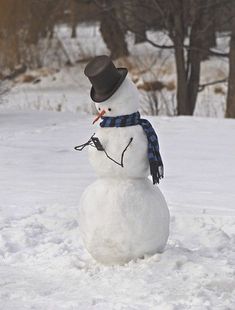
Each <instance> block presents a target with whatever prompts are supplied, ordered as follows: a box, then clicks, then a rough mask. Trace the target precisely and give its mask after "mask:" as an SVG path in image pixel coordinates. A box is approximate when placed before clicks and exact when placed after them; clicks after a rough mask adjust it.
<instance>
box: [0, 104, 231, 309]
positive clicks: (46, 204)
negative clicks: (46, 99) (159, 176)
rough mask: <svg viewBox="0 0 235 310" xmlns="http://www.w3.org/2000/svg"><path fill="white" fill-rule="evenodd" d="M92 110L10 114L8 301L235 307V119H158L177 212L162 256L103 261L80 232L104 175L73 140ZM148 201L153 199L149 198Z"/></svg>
mask: <svg viewBox="0 0 235 310" xmlns="http://www.w3.org/2000/svg"><path fill="white" fill-rule="evenodd" d="M92 119H93V118H92V117H89V116H84V115H83V114H81V113H77V114H72V113H69V112H64V113H56V112H45V111H44V112H42V111H41V112H39V111H38V112H35V111H30V112H26V111H15V112H14V111H9V110H3V109H2V111H1V114H0V141H1V144H0V171H1V173H0V308H1V309H2V310H11V309H24V310H25V309H26V310H27V309H49V310H54V309H79V310H80V309H86V310H87V309H128V310H129V309H131V310H132V309H133V310H136V309H138V310H139V309H141V310H142V309H157V310H158V309H159V310H162V309H164V310H165V309H166V310H168V309H169V310H173V309H174V310H176V309H200V310H201V309H213V310H214V309H219V310H220V309H231V310H232V309H234V304H235V294H234V289H235V268H234V264H235V263H234V262H235V254H234V253H235V207H234V201H235V192H234V178H235V165H234V155H235V143H234V136H235V121H234V120H224V119H209V118H207V119H205V118H197V117H193V118H190V117H175V118H168V117H150V118H149V120H150V121H151V123H152V124H154V125H155V127H156V129H157V132H158V134H159V137H160V145H161V153H162V157H163V160H164V164H165V172H166V177H165V179H163V180H162V182H161V185H160V189H161V191H162V192H163V194H164V196H165V198H166V200H167V202H168V205H169V209H170V213H171V227H170V237H169V241H168V244H167V247H166V250H165V252H164V253H162V254H156V255H154V256H152V257H146V258H145V259H139V260H135V261H131V262H130V263H128V264H126V265H124V266H113V267H106V266H102V265H100V264H98V263H96V262H95V261H93V260H92V258H91V257H90V256H89V254H88V253H87V252H86V251H85V249H84V247H83V244H82V242H81V239H80V233H79V227H78V221H77V216H78V207H79V205H78V204H79V199H80V196H81V194H82V192H83V191H84V189H85V188H86V187H87V186H88V184H90V183H92V182H93V181H94V180H95V179H96V176H95V174H94V172H93V170H92V168H91V166H90V165H89V163H88V158H87V157H88V156H87V154H86V152H82V153H78V152H76V151H74V150H73V147H74V146H75V145H78V144H80V143H82V142H84V141H86V140H87V139H88V138H89V137H90V136H91V134H92V133H93V132H95V129H94V128H92V125H91V123H92ZM146 207H147V206H146Z"/></svg>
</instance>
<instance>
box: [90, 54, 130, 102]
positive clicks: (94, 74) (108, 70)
mask: <svg viewBox="0 0 235 310" xmlns="http://www.w3.org/2000/svg"><path fill="white" fill-rule="evenodd" d="M84 73H85V75H86V76H87V77H88V79H89V80H90V82H91V84H92V88H91V92H90V96H91V99H92V100H93V101H95V102H102V101H105V100H107V99H108V98H110V97H111V96H112V95H113V94H114V93H115V91H116V90H117V89H118V88H119V86H120V85H121V84H122V82H123V81H124V79H125V77H126V75H127V73H128V70H127V68H116V67H115V66H114V64H113V62H112V60H111V59H110V58H109V57H108V56H105V55H102V56H97V57H95V58H94V59H92V60H91V61H90V62H89V63H88V64H87V66H86V68H85V70H84Z"/></svg>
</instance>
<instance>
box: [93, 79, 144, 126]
mask: <svg viewBox="0 0 235 310" xmlns="http://www.w3.org/2000/svg"><path fill="white" fill-rule="evenodd" d="M94 103H95V107H96V109H97V111H98V113H99V114H102V115H101V116H111V117H115V116H121V115H127V114H132V113H135V112H137V111H138V108H139V92H138V89H137V87H136V86H135V84H134V83H133V82H132V80H131V79H130V78H129V77H128V76H127V77H126V78H125V80H124V81H123V82H122V84H121V85H120V87H119V88H118V89H117V91H116V92H115V93H114V94H113V95H112V96H111V97H110V98H108V99H107V100H105V101H102V102H94ZM97 120H98V119H97Z"/></svg>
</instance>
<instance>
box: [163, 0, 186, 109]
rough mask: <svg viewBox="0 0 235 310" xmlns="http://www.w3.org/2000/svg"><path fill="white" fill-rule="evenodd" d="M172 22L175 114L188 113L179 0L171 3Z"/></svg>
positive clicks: (181, 15) (182, 20)
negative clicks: (175, 79) (175, 88)
mask: <svg viewBox="0 0 235 310" xmlns="http://www.w3.org/2000/svg"><path fill="white" fill-rule="evenodd" d="M171 5H173V6H172V7H171V11H172V17H173V18H172V24H169V25H168V27H169V29H170V37H171V39H172V41H173V43H174V49H175V64H176V72H177V95H176V97H177V114H178V115H190V113H189V110H188V104H187V98H188V94H187V77H186V71H185V67H186V66H185V55H184V47H183V44H184V38H185V29H184V18H183V4H182V2H181V1H180V0H176V1H174V2H172V3H171Z"/></svg>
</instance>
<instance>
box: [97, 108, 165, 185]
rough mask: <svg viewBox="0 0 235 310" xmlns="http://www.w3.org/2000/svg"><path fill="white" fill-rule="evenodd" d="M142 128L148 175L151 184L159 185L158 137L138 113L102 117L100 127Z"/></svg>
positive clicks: (161, 173) (160, 176)
mask: <svg viewBox="0 0 235 310" xmlns="http://www.w3.org/2000/svg"><path fill="white" fill-rule="evenodd" d="M136 125H140V126H142V128H143V130H144V132H145V134H146V137H147V139H148V160H149V165H150V173H151V175H152V178H153V184H155V183H159V180H160V179H161V178H163V163H162V159H161V155H160V152H159V144H158V137H157V134H156V132H155V131H154V129H153V127H152V125H151V124H150V122H149V121H148V120H146V119H142V118H140V113H139V112H136V113H133V114H129V115H122V116H117V117H102V122H101V123H100V126H101V127H127V126H136Z"/></svg>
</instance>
